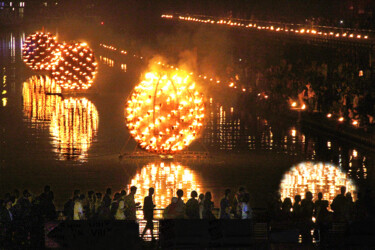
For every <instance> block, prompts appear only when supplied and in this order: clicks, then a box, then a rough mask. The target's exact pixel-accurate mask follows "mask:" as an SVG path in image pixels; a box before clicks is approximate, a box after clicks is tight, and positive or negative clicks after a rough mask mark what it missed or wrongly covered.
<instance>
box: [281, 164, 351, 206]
mask: <svg viewBox="0 0 375 250" xmlns="http://www.w3.org/2000/svg"><path fill="white" fill-rule="evenodd" d="M341 186H345V187H346V191H347V192H351V193H352V196H353V198H354V199H356V186H355V185H354V183H353V182H352V181H351V180H350V179H349V177H348V175H347V174H346V173H344V172H342V171H341V170H340V169H339V168H338V167H336V166H334V165H331V164H329V163H322V162H319V163H313V162H303V163H300V164H298V165H297V166H294V167H293V168H292V169H291V170H289V171H288V172H286V173H285V174H284V177H283V179H282V181H281V183H280V194H281V197H282V199H285V198H286V197H290V198H291V199H292V200H294V196H295V195H297V194H299V195H301V197H302V198H304V197H305V193H306V192H307V191H310V192H311V193H312V194H313V197H314V199H316V197H317V194H318V193H319V192H322V193H323V198H324V199H325V200H328V201H329V203H332V201H333V198H334V197H335V196H336V195H338V194H339V193H340V187H341Z"/></svg>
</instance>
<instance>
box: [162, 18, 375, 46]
mask: <svg viewBox="0 0 375 250" xmlns="http://www.w3.org/2000/svg"><path fill="white" fill-rule="evenodd" d="M161 18H163V19H170V20H171V19H177V20H180V21H186V22H196V23H204V24H215V25H222V26H230V27H241V28H244V29H252V30H266V31H269V32H280V33H281V32H284V33H287V34H296V35H301V36H302V35H310V36H315V37H323V38H336V39H362V40H367V39H369V35H368V34H363V33H360V32H358V31H354V30H350V29H338V28H335V27H319V26H318V27H313V26H310V27H309V26H306V27H303V26H301V25H296V24H282V23H275V24H266V22H261V21H258V22H257V21H251V20H244V19H234V18H215V17H209V16H201V15H199V16H196V15H179V14H176V15H170V14H163V15H161Z"/></svg>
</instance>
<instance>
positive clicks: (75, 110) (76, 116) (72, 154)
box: [50, 97, 99, 160]
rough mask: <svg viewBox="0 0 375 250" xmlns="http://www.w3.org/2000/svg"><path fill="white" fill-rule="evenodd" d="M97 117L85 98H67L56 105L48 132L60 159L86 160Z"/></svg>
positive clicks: (91, 105)
mask: <svg viewBox="0 0 375 250" xmlns="http://www.w3.org/2000/svg"><path fill="white" fill-rule="evenodd" d="M98 124H99V115H98V111H97V110H96V108H95V105H94V104H93V103H92V102H90V101H89V100H87V99H86V98H72V97H70V98H68V99H64V100H62V101H61V102H59V103H57V106H56V112H55V113H54V114H53V116H52V120H51V126H50V132H51V135H52V137H53V138H54V139H53V142H52V143H53V145H54V146H55V150H56V151H57V152H58V153H59V155H60V159H61V160H65V159H79V160H83V159H85V158H87V151H88V149H89V147H90V145H91V143H92V141H93V138H94V137H95V136H96V134H97V131H98Z"/></svg>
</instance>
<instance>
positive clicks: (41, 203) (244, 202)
mask: <svg viewBox="0 0 375 250" xmlns="http://www.w3.org/2000/svg"><path fill="white" fill-rule="evenodd" d="M136 192H137V187H135V186H132V187H131V188H130V192H129V193H128V194H127V192H126V190H121V191H120V192H117V193H115V194H114V195H113V194H112V190H111V188H108V189H107V190H106V192H105V194H104V195H102V193H100V192H98V193H95V192H94V191H89V192H88V193H87V196H86V195H85V194H83V193H81V192H80V191H79V190H75V191H74V192H73V196H72V198H71V199H69V200H68V201H67V202H66V203H65V205H64V211H63V214H60V215H59V214H58V213H57V212H56V208H55V206H54V194H53V192H52V191H51V189H50V187H49V186H46V187H45V188H44V192H43V193H42V194H40V195H39V196H34V197H33V196H32V195H31V194H30V193H29V191H28V190H24V191H23V193H22V195H20V192H19V191H18V190H14V192H13V193H12V194H11V193H7V194H6V195H5V197H4V199H3V200H1V203H0V204H1V210H0V211H1V212H0V215H1V216H0V221H1V224H2V226H1V227H0V228H1V234H0V236H1V239H2V240H3V242H12V241H17V242H21V243H22V242H25V244H26V242H27V240H28V239H30V238H32V237H33V233H38V232H40V231H41V230H44V229H43V228H38V226H35V225H40V223H43V222H45V221H50V220H56V219H58V220H137V216H136V211H137V210H140V209H141V210H143V217H144V220H145V221H146V226H145V228H144V231H143V233H142V237H143V236H144V234H145V233H146V232H147V230H150V232H151V236H152V238H154V236H153V228H154V223H153V220H154V209H155V204H154V202H153V195H154V192H155V190H154V188H152V187H151V188H149V194H148V196H146V197H145V198H144V203H143V206H141V204H140V203H137V202H136V201H135V194H136ZM176 195H177V197H173V198H172V200H171V203H170V204H169V205H168V206H167V207H166V208H165V209H164V212H163V218H164V219H207V220H215V219H250V220H252V219H253V218H254V215H253V211H252V208H251V205H250V194H249V193H248V192H247V191H246V189H245V188H243V187H241V188H239V190H238V192H236V193H235V194H233V193H232V191H231V190H230V189H226V190H225V193H224V197H223V198H222V199H221V201H220V205H219V207H220V209H219V214H218V216H215V215H214V213H213V209H214V203H213V201H212V195H211V193H210V192H206V193H205V194H203V193H202V194H199V196H198V193H197V192H196V191H192V192H191V194H190V198H189V199H188V200H187V202H186V203H185V202H184V200H183V196H184V193H183V191H182V190H181V189H179V190H177V192H176ZM370 203H371V202H370ZM370 203H369V201H367V200H366V199H365V198H363V196H362V195H360V194H358V199H357V200H356V201H355V202H353V198H352V195H351V193H349V192H348V193H346V188H345V187H341V193H340V194H339V195H337V196H336V197H335V198H334V200H333V201H332V203H331V204H329V202H328V201H327V200H323V194H322V193H319V194H318V197H317V199H316V200H315V201H313V195H312V193H311V192H309V191H308V192H306V194H305V198H304V199H301V195H296V196H295V197H294V203H292V199H291V198H289V197H287V198H285V199H284V200H283V201H282V200H281V196H280V194H277V195H276V196H274V197H272V199H270V200H269V202H268V206H267V218H268V222H269V223H270V224H271V225H272V224H273V225H277V224H278V223H280V222H282V223H284V224H285V223H287V224H288V225H289V226H290V225H293V226H295V227H297V228H298V229H299V230H300V232H301V234H302V237H303V239H304V241H305V242H306V241H308V242H310V243H311V238H310V237H311V234H310V232H311V230H312V229H315V230H316V231H317V230H319V231H320V236H321V237H324V235H325V233H326V232H327V231H328V229H329V227H330V225H331V223H332V222H342V223H347V224H350V223H352V222H354V221H363V220H366V219H367V218H369V216H370V214H369V213H368V211H369V210H368V206H369V204H370ZM329 207H330V208H331V210H330V209H329ZM0 242H1V241H0Z"/></svg>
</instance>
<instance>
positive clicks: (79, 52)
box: [52, 43, 97, 90]
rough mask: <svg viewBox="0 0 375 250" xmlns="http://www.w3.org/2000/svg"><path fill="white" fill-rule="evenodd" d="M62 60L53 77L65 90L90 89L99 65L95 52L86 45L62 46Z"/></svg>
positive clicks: (55, 68)
mask: <svg viewBox="0 0 375 250" xmlns="http://www.w3.org/2000/svg"><path fill="white" fill-rule="evenodd" d="M60 50H61V60H60V61H59V63H58V64H57V65H56V66H54V70H53V71H52V76H53V78H54V79H55V80H56V82H57V83H58V84H59V85H60V86H61V87H62V88H64V89H70V90H79V89H88V88H90V87H91V84H92V82H93V80H94V77H95V74H96V69H97V63H96V61H95V57H94V52H93V51H92V50H91V49H90V48H89V47H88V46H87V44H86V43H75V44H70V45H66V44H61V45H60Z"/></svg>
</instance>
